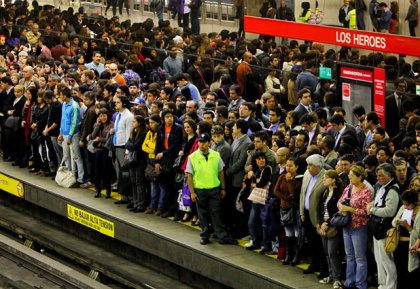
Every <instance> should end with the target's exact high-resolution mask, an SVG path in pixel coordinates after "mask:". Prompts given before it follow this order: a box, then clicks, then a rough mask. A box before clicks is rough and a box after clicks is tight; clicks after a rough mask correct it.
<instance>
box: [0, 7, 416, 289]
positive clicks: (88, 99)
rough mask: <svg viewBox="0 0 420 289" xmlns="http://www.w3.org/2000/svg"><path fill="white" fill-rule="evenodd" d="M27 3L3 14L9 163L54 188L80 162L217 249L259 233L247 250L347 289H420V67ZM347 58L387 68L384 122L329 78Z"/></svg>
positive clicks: (83, 182)
mask: <svg viewBox="0 0 420 289" xmlns="http://www.w3.org/2000/svg"><path fill="white" fill-rule="evenodd" d="M28 7H29V6H28V4H27V3H26V2H21V3H20V2H18V1H16V2H15V3H13V4H12V3H10V2H6V5H5V10H4V11H3V12H4V13H5V16H4V18H5V23H4V25H3V26H2V27H1V31H0V50H1V51H2V53H1V55H0V107H1V114H0V116H1V148H2V152H3V161H5V162H11V164H12V165H13V166H17V167H19V168H22V169H29V172H30V173H34V174H37V175H40V176H45V177H50V178H51V177H52V178H53V179H54V176H55V174H56V172H57V169H58V167H59V166H61V165H66V166H67V167H68V168H69V169H70V170H72V171H74V173H75V175H76V176H77V186H79V187H81V188H90V187H94V188H95V189H96V193H95V195H94V196H95V197H96V198H100V197H102V194H101V192H102V190H105V197H106V198H110V197H111V192H112V191H113V190H116V191H117V192H118V194H119V195H120V196H121V200H118V201H116V202H115V203H116V204H119V205H122V204H124V205H126V206H127V208H128V209H130V211H133V212H135V213H140V212H142V213H146V214H155V215H156V216H160V217H163V218H167V217H174V220H175V221H182V222H191V223H192V224H193V225H196V226H200V227H201V229H202V231H201V235H200V237H201V241H200V243H201V244H203V245H206V244H208V243H210V242H211V241H212V240H217V241H218V242H219V243H221V244H237V241H236V240H237V239H238V238H243V237H246V236H250V237H249V242H248V243H247V244H246V246H245V247H246V249H247V250H261V251H260V253H261V254H279V255H280V251H282V250H285V254H284V256H283V257H282V259H283V263H284V264H285V265H288V264H291V265H297V264H299V262H300V261H301V260H302V259H307V260H309V263H310V266H309V268H308V269H307V270H305V271H304V273H313V272H320V274H319V278H320V282H321V283H325V284H332V287H333V288H359V289H366V288H367V284H368V281H369V282H372V283H375V278H374V277H373V276H375V274H377V284H378V285H379V288H399V289H407V288H414V287H416V285H415V284H416V282H415V281H416V280H418V277H417V276H416V274H418V273H419V270H420V269H419V268H420V267H419V248H420V239H419V232H420V217H419V215H420V214H418V212H419V198H420V197H419V188H420V176H419V175H420V156H419V155H418V147H419V144H420V121H419V120H420V115H419V113H418V108H419V102H418V101H417V99H416V96H415V92H416V85H420V79H419V72H420V61H419V60H416V61H414V62H413V63H412V64H410V63H407V62H406V61H405V60H404V58H403V57H399V58H397V57H396V56H393V55H386V56H385V55H383V54H381V53H371V54H369V55H359V54H358V53H357V52H356V51H352V50H351V49H349V48H346V47H343V48H341V50H340V51H339V52H336V51H334V50H325V48H324V46H323V45H322V44H320V43H311V44H299V43H298V42H297V41H295V40H291V41H290V42H289V44H288V45H281V46H277V45H276V43H275V42H274V41H273V38H271V37H266V36H260V38H259V39H255V40H252V41H246V40H245V39H243V38H242V37H239V35H238V34H237V33H235V32H229V31H227V30H223V31H221V32H220V33H209V34H200V35H196V34H194V33H193V32H192V31H191V30H189V29H184V30H183V31H181V30H177V29H174V28H172V27H171V26H170V23H169V22H168V21H159V25H158V26H155V25H154V23H153V20H152V19H147V20H146V21H145V22H143V23H133V24H131V23H130V22H124V23H119V19H118V18H117V17H113V18H112V19H110V20H108V19H103V18H98V17H87V16H86V15H85V14H84V11H83V8H81V9H79V11H78V12H77V13H75V14H74V11H73V10H72V9H71V8H69V9H68V10H66V11H59V10H58V9H55V8H54V7H51V6H44V7H39V6H38V5H36V2H35V3H33V6H32V7H31V9H28ZM336 60H339V61H341V62H349V63H353V64H360V65H369V66H375V67H380V68H384V69H385V71H386V75H387V83H386V91H387V97H386V106H385V115H386V119H387V123H386V127H385V128H384V127H382V126H381V123H380V118H379V116H378V114H377V113H375V112H373V111H371V108H370V107H369V108H368V107H363V106H361V105H356V106H355V107H354V108H353V110H352V111H350V112H349V111H346V110H344V109H343V108H342V107H341V106H340V104H341V101H340V99H341V95H340V92H338V91H336V83H335V81H334V80H327V79H319V78H318V76H317V72H318V69H319V67H320V66H321V65H322V66H325V67H330V68H332V69H334V61H336ZM349 114H352V115H353V116H354V117H355V118H356V119H357V121H358V122H357V123H356V124H355V125H352V124H351V123H350V121H349V119H350V118H351V117H352V115H349ZM388 120H391V121H388ZM337 219H339V221H337ZM344 219H345V221H343V220H344ZM392 226H394V227H398V228H399V232H400V237H399V243H398V247H397V249H396V250H395V251H394V252H393V253H389V252H387V251H385V249H384V243H385V241H386V234H387V230H388V229H390V228H391V227H392ZM283 235H285V237H282V236H283ZM283 238H284V242H282V239H283ZM309 246H310V249H309V250H308V247H309ZM344 260H345V262H343V261H344ZM375 261H376V262H375ZM343 263H344V264H345V266H344V267H343V266H342V264H343ZM416 278H417V279H416ZM342 280H345V281H344V282H343V281H342Z"/></svg>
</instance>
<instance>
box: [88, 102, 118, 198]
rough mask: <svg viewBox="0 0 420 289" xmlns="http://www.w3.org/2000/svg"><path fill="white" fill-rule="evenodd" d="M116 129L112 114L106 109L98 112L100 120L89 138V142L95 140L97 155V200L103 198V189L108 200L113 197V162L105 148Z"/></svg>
mask: <svg viewBox="0 0 420 289" xmlns="http://www.w3.org/2000/svg"><path fill="white" fill-rule="evenodd" d="M113 127H114V123H113V122H112V121H111V114H110V112H109V111H108V110H107V109H106V108H101V109H100V110H99V111H98V119H97V121H96V123H95V125H94V127H93V132H92V135H90V136H88V140H90V139H92V140H93V146H94V147H95V149H96V153H95V179H96V183H95V189H96V194H95V198H99V197H100V196H101V190H102V188H103V187H105V189H106V198H107V199H109V198H110V197H111V173H112V170H113V166H112V160H111V157H110V156H109V150H108V149H107V148H106V147H105V143H106V142H107V140H108V139H109V138H110V134H109V131H110V130H111V128H113Z"/></svg>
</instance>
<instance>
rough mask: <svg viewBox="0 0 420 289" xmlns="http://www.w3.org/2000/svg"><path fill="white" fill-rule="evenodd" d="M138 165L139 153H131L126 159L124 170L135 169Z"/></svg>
mask: <svg viewBox="0 0 420 289" xmlns="http://www.w3.org/2000/svg"><path fill="white" fill-rule="evenodd" d="M137 163H138V161H137V151H129V152H128V154H127V157H126V158H124V162H123V165H122V169H123V170H129V169H130V168H134V167H135V166H136V165H137Z"/></svg>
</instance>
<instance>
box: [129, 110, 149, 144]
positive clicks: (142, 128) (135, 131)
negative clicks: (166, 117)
mask: <svg viewBox="0 0 420 289" xmlns="http://www.w3.org/2000/svg"><path fill="white" fill-rule="evenodd" d="M134 119H135V120H136V121H137V123H138V124H139V126H138V127H136V128H134V127H133V129H132V130H131V134H130V137H131V138H133V139H138V138H139V136H140V135H141V134H142V133H145V132H146V121H145V119H144V117H143V116H141V115H135V116H134Z"/></svg>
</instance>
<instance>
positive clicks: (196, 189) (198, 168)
mask: <svg viewBox="0 0 420 289" xmlns="http://www.w3.org/2000/svg"><path fill="white" fill-rule="evenodd" d="M210 141H211V138H210V135H209V134H207V133H203V134H201V135H200V136H199V138H198V150H196V151H195V152H194V153H192V154H191V155H189V157H188V163H187V167H186V169H185V172H186V173H187V181H188V186H189V188H190V192H191V199H192V200H193V202H196V203H197V211H198V218H199V220H200V226H201V228H202V231H201V233H200V237H201V241H200V244H202V245H206V244H208V243H209V242H210V236H211V233H212V230H211V228H210V224H211V226H212V227H213V229H214V232H215V233H216V235H217V238H218V239H219V243H220V244H232V245H235V244H237V243H238V242H237V241H236V240H234V239H232V238H231V237H230V236H229V234H228V233H227V231H226V228H225V225H224V224H223V223H222V220H221V200H222V199H223V198H224V197H225V195H226V191H225V188H226V187H225V176H224V172H223V167H224V163H223V161H222V159H221V158H220V155H219V153H218V152H216V151H214V150H212V149H210Z"/></svg>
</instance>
